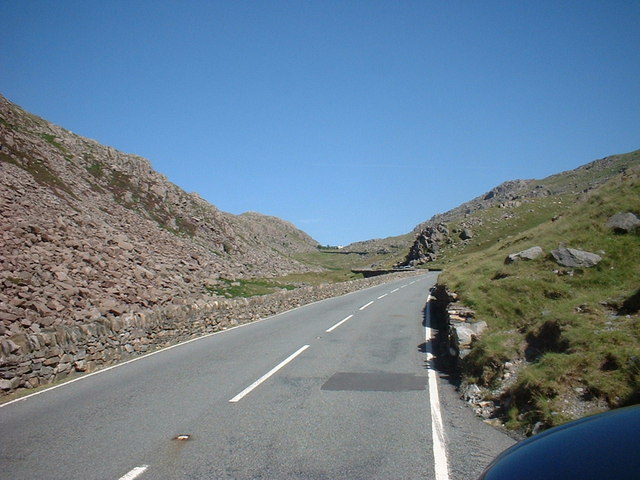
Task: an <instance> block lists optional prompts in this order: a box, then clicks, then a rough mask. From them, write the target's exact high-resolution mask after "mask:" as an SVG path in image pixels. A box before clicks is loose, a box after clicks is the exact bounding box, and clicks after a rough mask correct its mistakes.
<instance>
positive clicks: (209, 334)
mask: <svg viewBox="0 0 640 480" xmlns="http://www.w3.org/2000/svg"><path fill="white" fill-rule="evenodd" d="M377 286H378V285H373V286H371V287H367V288H363V289H361V290H354V291H353V292H349V293H345V294H344V295H342V296H344V297H346V296H349V295H354V294H356V293H359V292H364V291H366V290H370V289H372V288H376V287H377ZM396 290H397V289H396ZM396 290H394V292H395V291H396ZM391 293H393V292H391ZM334 298H337V297H330V298H324V299H322V300H317V301H315V302H311V303H306V304H304V305H300V306H299V307H295V308H292V309H290V310H285V311H284V312H280V313H276V314H275V315H271V316H270V317H265V318H260V319H258V320H254V321H253V322H248V323H243V324H241V325H236V326H235V327H231V328H226V329H224V330H218V331H217V332H211V333H207V334H205V335H202V336H200V337H196V338H192V339H190V340H186V341H184V342H180V343H177V344H175V345H170V346H168V347H164V348H161V349H159V350H154V351H153V352H150V353H147V354H144V355H141V356H139V357H135V358H132V359H130V360H127V361H125V362H122V363H118V364H116V365H111V366H109V367H106V368H102V369H100V370H96V371H95V372H91V373H87V374H84V375H82V376H81V377H76V378H74V379H72V380H68V381H66V382H64V383H60V384H58V385H54V386H52V387H47V388H45V389H43V390H39V391H37V392H33V393H30V394H29V395H25V396H24V397H20V398H16V399H13V400H10V401H8V402H5V403H0V408H2V407H7V406H9V405H11V404H13V403H18V402H22V401H24V400H27V399H29V398H32V397H35V396H37V395H40V394H43V393H46V392H51V391H52V390H55V389H57V388H61V387H65V386H67V385H71V384H72V383H75V382H79V381H81V380H86V379H87V378H91V377H93V376H94V375H98V374H100V373H105V372H108V371H109V370H113V369H114V368H120V367H124V366H125V365H128V364H129V363H133V362H137V361H139V360H144V359H145V358H149V357H151V356H153V355H156V354H158V353H162V352H166V351H167V350H171V349H172V348H177V347H181V346H182V345H186V344H188V343H191V342H195V341H198V340H202V339H203V338H208V337H211V336H213V335H220V334H222V333H226V332H230V331H232V330H235V329H237V328H243V327H248V326H250V325H253V324H255V323H259V322H263V321H265V320H270V319H272V318H276V317H279V316H281V315H285V314H287V313H291V312H295V311H296V310H302V309H303V308H305V307H310V306H312V305H315V304H317V303H322V302H327V301H330V300H332V299H334Z"/></svg>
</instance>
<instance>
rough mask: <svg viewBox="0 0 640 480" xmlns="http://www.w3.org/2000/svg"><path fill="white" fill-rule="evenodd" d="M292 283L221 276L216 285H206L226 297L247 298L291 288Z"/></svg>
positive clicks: (292, 286) (214, 292)
mask: <svg viewBox="0 0 640 480" xmlns="http://www.w3.org/2000/svg"><path fill="white" fill-rule="evenodd" d="M295 288H296V287H295V286H294V285H289V284H283V283H280V282H277V281H270V280H265V279H242V280H230V279H224V278H221V279H220V280H219V281H218V283H217V284H216V285H209V286H207V290H208V291H209V292H210V293H212V294H214V295H219V296H222V297H226V298H248V297H253V296H256V295H268V294H270V293H274V292H276V291H278V290H281V289H285V290H293V289H295Z"/></svg>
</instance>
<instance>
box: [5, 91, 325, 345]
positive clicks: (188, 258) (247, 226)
mask: <svg viewBox="0 0 640 480" xmlns="http://www.w3.org/2000/svg"><path fill="white" fill-rule="evenodd" d="M0 175H1V178H2V183H1V185H0V205H1V208H2V217H1V218H0V251H1V252H2V256H1V257H0V285H2V289H1V291H0V336H3V335H9V334H16V333H20V332H38V331H39V330H40V329H41V328H43V327H48V326H52V325H58V324H69V323H74V322H80V323H81V322H84V321H90V320H91V321H93V320H96V319H98V318H101V317H104V316H105V315H116V316H117V315H119V314H121V313H122V312H125V311H126V312H131V311H137V310H140V309H147V308H152V307H154V306H158V305H164V304H168V303H180V302H184V301H186V299H193V298H195V297H198V296H202V295H206V294H207V291H206V288H205V287H206V286H207V285H209V284H210V283H212V282H213V281H215V280H216V279H218V278H220V277H224V278H232V279H233V278H243V277H245V278H246V277H252V276H260V277H269V276H279V275H284V274H288V273H296V272H305V271H308V270H309V267H308V266H304V265H302V264H301V263H298V262H296V261H294V260H292V259H291V258H289V256H288V255H289V254H290V253H291V252H299V251H303V250H305V249H312V248H313V247H315V245H316V244H317V242H315V241H313V240H312V239H311V238H310V237H309V236H308V235H306V234H305V233H303V232H301V231H299V230H297V229H296V228H295V227H294V226H293V225H291V224H289V223H287V222H284V221H282V220H279V219H275V218H273V217H266V216H263V215H258V214H253V213H252V214H246V215H241V216H237V217H236V216H233V215H230V214H227V213H224V212H221V211H220V210H218V209H217V208H216V207H214V206H213V205H211V204H209V203H207V202H206V201H205V200H203V199H202V198H201V197H199V196H198V195H197V194H195V193H187V192H185V191H183V190H182V189H181V188H179V187H178V186H176V185H174V184H172V183H171V182H170V181H168V180H167V178H166V177H164V176H163V175H161V174H159V173H158V172H156V171H154V170H153V168H152V167H151V164H150V163H149V161H147V160H146V159H144V158H141V157H139V156H136V155H130V154H125V153H122V152H119V151H117V150H115V149H113V148H111V147H107V146H103V145H101V144H99V143H98V142H96V141H94V140H90V139H88V138H83V137H81V136H78V135H75V134H73V133H71V132H69V131H68V130H65V129H64V128H62V127H59V126H56V125H53V124H51V123H49V122H47V121H46V120H44V119H42V118H39V117H37V116H35V115H32V114H30V113H27V112H25V111H24V110H23V109H21V108H20V107H18V106H17V105H15V104H13V103H11V102H10V101H8V100H7V99H5V98H4V97H2V96H0Z"/></svg>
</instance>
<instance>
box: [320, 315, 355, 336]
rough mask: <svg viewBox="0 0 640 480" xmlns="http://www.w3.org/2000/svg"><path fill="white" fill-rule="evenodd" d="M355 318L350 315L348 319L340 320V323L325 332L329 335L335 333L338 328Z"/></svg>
mask: <svg viewBox="0 0 640 480" xmlns="http://www.w3.org/2000/svg"><path fill="white" fill-rule="evenodd" d="M351 318H353V315H349V316H348V317H347V318H345V319H343V320H340V321H339V322H338V323H336V324H335V325H334V326H333V327H331V328H329V329H327V330H325V332H327V333H331V332H333V331H334V330H335V329H336V328H338V327H339V326H340V325H342V324H343V323H344V322H346V321H347V320H349V319H351Z"/></svg>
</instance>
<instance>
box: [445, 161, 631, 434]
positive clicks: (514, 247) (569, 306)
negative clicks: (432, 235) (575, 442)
mask: <svg viewBox="0 0 640 480" xmlns="http://www.w3.org/2000/svg"><path fill="white" fill-rule="evenodd" d="M630 155H636V156H637V152H634V154H630ZM636 163H637V162H636ZM557 181H560V180H557ZM620 212H634V213H635V214H640V168H638V167H635V168H630V169H628V170H627V171H626V172H625V173H623V174H620V175H618V176H616V177H614V178H613V179H612V180H610V181H609V182H607V183H606V184H604V185H603V186H601V187H599V188H597V189H595V190H592V191H590V192H588V193H586V194H584V193H575V194H570V193H568V194H564V195H562V196H550V197H543V198H538V199H532V200H530V201H527V202H523V203H522V204H521V205H519V206H517V207H514V208H512V209H508V211H507V210H505V209H504V208H498V207H495V208H491V209H488V210H485V211H481V212H477V213H476V214H475V215H477V216H481V217H482V219H481V222H479V223H478V227H477V228H475V229H474V238H473V239H472V240H471V241H470V242H469V243H467V244H465V245H457V246H456V245H453V246H448V247H446V248H445V249H444V250H443V252H442V255H441V257H440V259H439V261H438V264H439V265H440V266H442V267H444V268H445V272H444V273H443V274H442V275H441V277H440V279H439V282H440V283H442V284H445V285H446V286H447V288H448V289H449V290H451V291H454V292H456V293H457V294H458V295H459V297H460V301H461V302H462V303H463V304H465V305H466V306H468V307H470V308H473V309H474V310H475V312H476V317H477V318H479V319H482V320H485V321H486V322H487V323H488V326H489V328H488V330H487V332H486V333H485V334H484V335H483V336H482V338H481V339H480V340H479V341H477V342H476V343H475V344H474V345H473V347H472V349H471V353H470V354H468V355H467V356H466V357H465V358H464V359H463V360H462V362H461V366H462V374H463V376H464V380H465V381H466V382H468V383H476V384H477V385H479V386H481V387H482V388H483V389H484V390H485V394H486V395H487V396H488V398H489V399H491V400H494V401H496V402H497V403H499V404H500V405H502V408H503V412H502V414H503V415H504V418H505V419H506V420H507V426H508V427H511V428H514V429H524V430H525V431H529V432H530V431H532V430H533V429H534V426H536V424H537V425H538V428H540V427H541V426H542V427H550V426H554V425H558V424H561V423H564V422H566V421H568V420H570V419H572V418H576V417H579V416H583V415H586V414H589V413H595V412H596V411H599V410H603V409H606V408H615V407H620V406H624V405H629V404H634V403H638V402H640V315H639V313H638V311H639V309H640V232H639V231H638V230H636V231H635V233H628V234H617V233H615V232H613V231H612V230H611V229H610V228H609V227H608V226H607V220H608V218H609V217H610V216H612V215H614V214H616V213H620ZM505 213H507V214H506V215H505ZM456 227H457V225H455V224H451V225H449V228H450V229H454V228H456ZM560 245H566V246H567V247H571V248H576V249H580V250H586V251H589V252H594V253H597V254H599V255H601V256H602V261H601V262H600V263H599V264H598V265H596V266H595V267H591V268H584V269H580V268H573V269H571V268H566V267H561V266H559V265H558V264H557V263H556V262H555V261H554V260H553V258H552V257H551V256H550V254H549V252H550V251H551V250H553V249H556V248H558V246H560ZM533 246H539V247H541V248H542V249H543V250H544V252H545V254H544V255H543V256H541V257H539V258H538V259H536V260H532V261H519V262H515V263H512V264H505V262H504V260H505V258H506V257H507V255H509V254H511V253H516V252H518V251H522V250H525V249H527V248H530V247H533ZM434 266H435V265H434ZM507 367H509V368H507ZM514 372H515V374H514Z"/></svg>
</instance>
